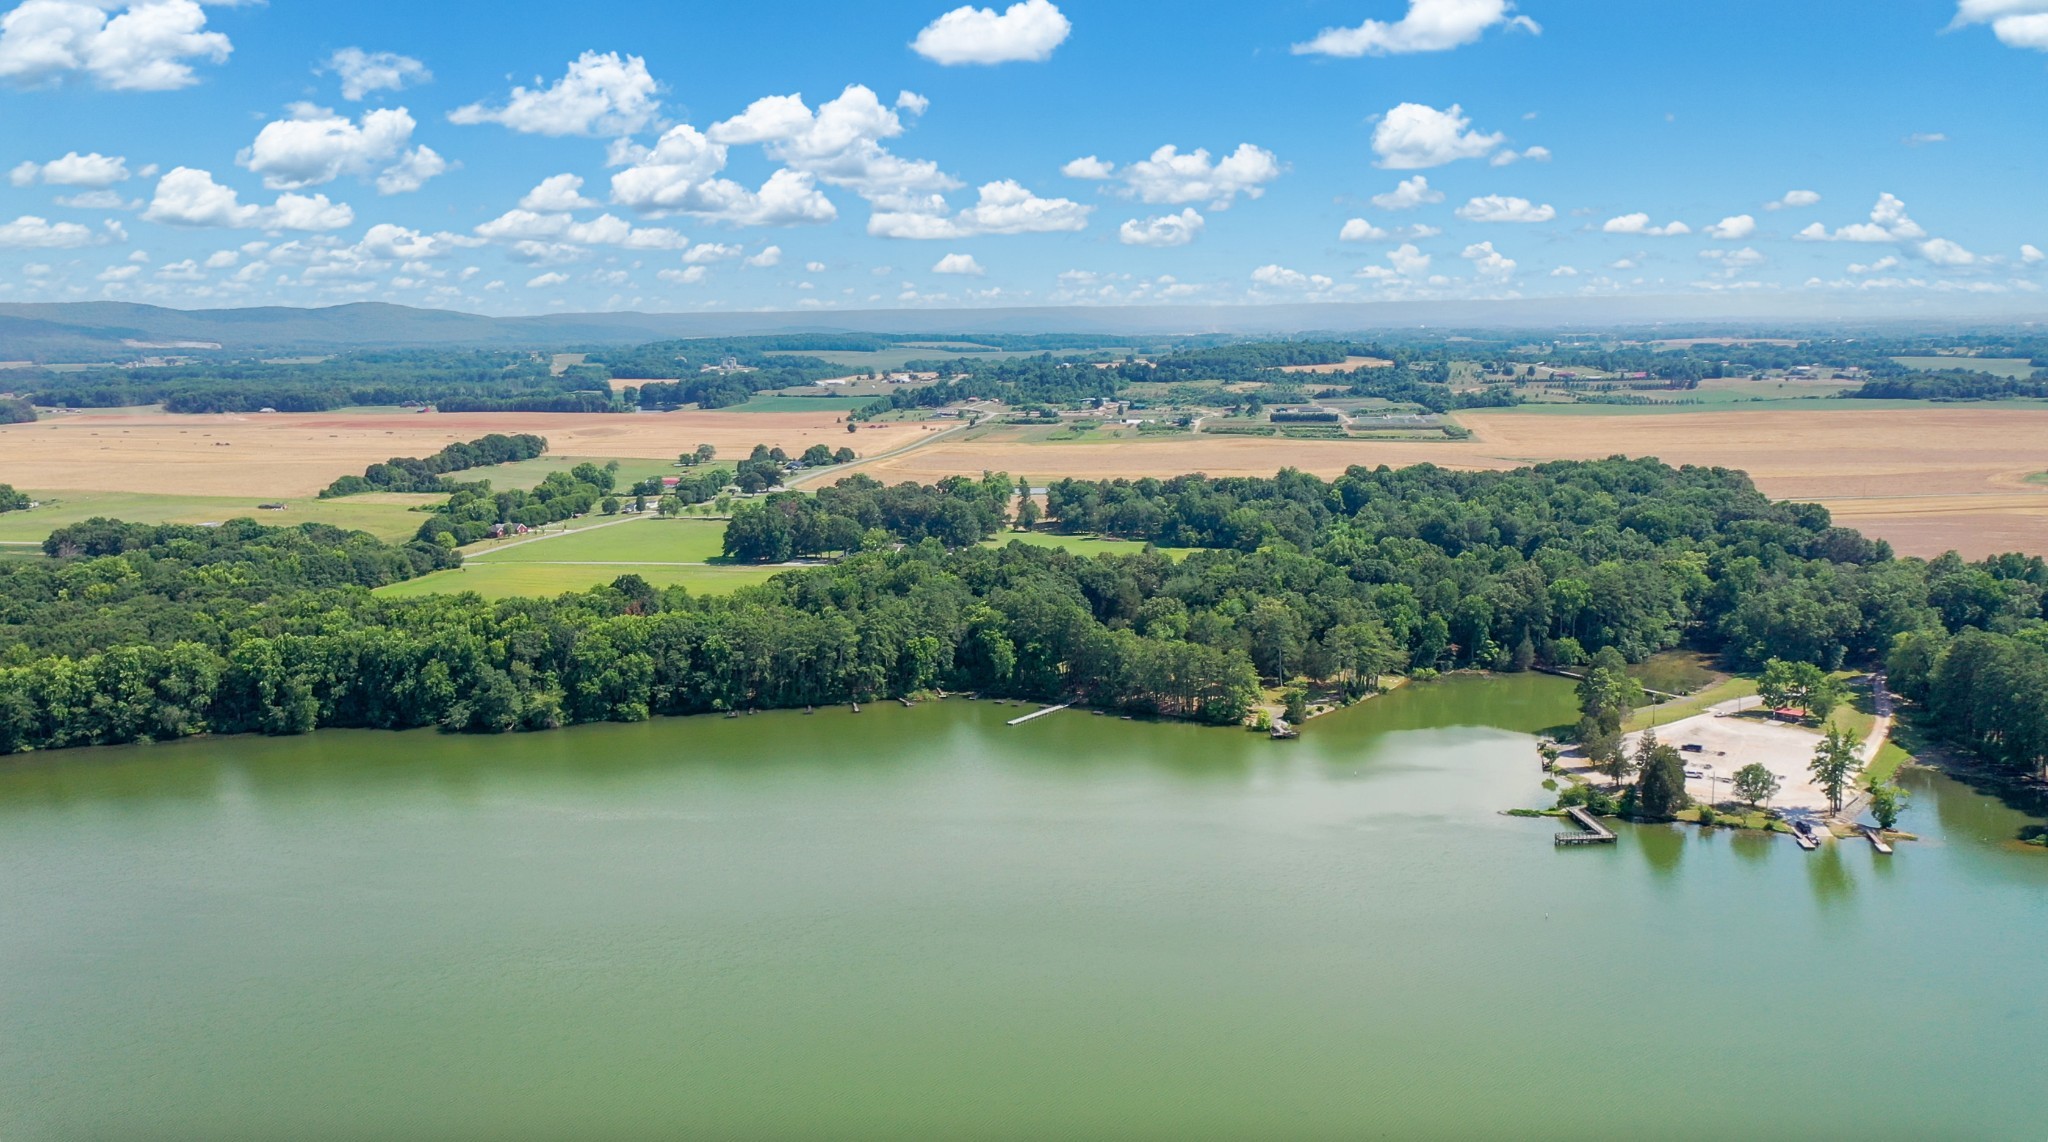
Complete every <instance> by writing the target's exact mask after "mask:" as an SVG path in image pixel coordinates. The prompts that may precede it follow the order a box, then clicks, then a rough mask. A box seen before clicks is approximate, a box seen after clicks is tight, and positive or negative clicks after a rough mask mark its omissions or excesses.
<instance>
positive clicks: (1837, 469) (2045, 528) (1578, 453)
mask: <svg viewBox="0 0 2048 1142" xmlns="http://www.w3.org/2000/svg"><path fill="white" fill-rule="evenodd" d="M1458 420H1459V421H1460V422H1461V423H1463V424H1464V425H1466V426H1467V427H1469V428H1471V429H1472V431H1473V433H1474V439H1472V440H1469V441H1457V442H1450V441H1447V442H1444V443H1421V442H1414V443H1411V442H1383V441H1371V440H1352V441H1322V440H1286V439H1277V438H1262V437H1228V436H1205V437H1201V438H1199V439H1175V438H1168V439H1166V440H1162V441H1157V442H1149V441H1148V442H1147V443H1146V444H1145V445H1144V446H1143V447H1132V446H1130V445H1128V444H1117V443H1107V444H1084V443H1077V444H1069V445H1063V446H1061V447H1058V448H1049V447H1046V446H1043V445H1032V444H998V443H993V442H974V441H951V440H949V441H942V442H939V443H936V444H933V445H932V446H930V447H928V448H919V449H915V450H913V451H910V452H907V453H904V454H902V455H898V456H892V457H888V458H885V459H882V460H879V461H877V462H875V463H874V464H872V465H869V466H867V467H866V468H865V469H864V470H865V471H867V472H869V474H871V475H873V476H875V477H876V478H878V479H883V480H889V481H895V480H930V479H935V478H937V477H940V476H949V475H976V474H979V473H980V472H982V471H983V470H991V469H992V470H995V471H1007V472H1010V473H1012V474H1014V475H1019V476H1027V477H1029V478H1030V479H1032V480H1033V481H1037V482H1041V483H1042V482H1044V481H1048V480H1055V479H1060V478H1062V477H1074V478H1086V479H1105V478H1112V477H1118V476H1129V477H1137V476H1171V475H1178V474H1181V473H1183V472H1205V473H1208V474H1209V475H1212V476H1246V475H1271V474H1272V473H1273V472H1275V471H1277V470H1279V469H1280V468H1282V467H1288V466H1292V467H1295V468H1300V469H1302V470H1303V471H1308V472H1313V473H1316V474H1317V475H1321V476H1334V475H1336V474H1338V473H1340V472H1342V471H1343V470H1344V469H1345V468H1346V467H1348V466H1350V465H1352V464H1362V465H1366V466H1372V465H1378V464H1387V465H1391V466H1394V467H1400V466H1403V465H1407V464H1420V463H1425V462H1426V463H1434V464H1441V465H1443V466H1445V467H1451V468H1513V467H1520V466H1522V465H1525V464H1532V463H1540V462H1542V461H1546V460H1591V459H1598V458H1600V457H1603V456H1612V455H1626V456H1654V457H1657V458H1659V459H1661V460H1664V461H1665V462H1667V463H1671V464H1700V465H1713V466H1719V467H1726V468H1739V469H1741V470H1743V471H1746V472H1748V473H1750V475H1751V476H1752V477H1753V478H1755V480H1756V482H1757V485H1758V486H1759V487H1761V488H1762V489H1763V490H1764V491H1765V492H1767V493H1769V494H1771V495H1773V496H1777V497H1780V498H1786V499H1799V500H1816V501H1819V502H1821V503H1824V504H1828V505H1829V506H1830V507H1831V508H1837V509H1839V510H1840V513H1841V517H1842V522H1843V523H1844V524H1846V525H1848V526H1852V527H1856V528H1858V529H1860V530H1862V531H1865V532H1867V533H1868V534H1871V535H1875V536H1879V537H1882V538H1884V539H1888V540H1890V541H1891V542H1892V544H1893V546H1894V547H1896V548H1898V550H1900V551H1901V552H1903V553H1906V554H1912V555H1936V554H1939V553H1941V552H1943V551H1946V550H1949V549H1950V548H1954V549H1956V550H1958V551H1961V552H1962V553H1964V554H1965V555H1970V556H1983V555H1988V554H1995V553H1997V552H2002V551H2014V550H2023V551H2036V552H2048V490H2041V491H2036V490H2034V486H2030V485H2028V484H2027V483H2026V480H2027V477H2029V476H2030V475H2033V474H2034V473H2038V472H2040V471H2042V470H2043V468H2044V467H2048V410H2043V409H2028V408H2010V409H2002V408H1996V407H1973V408H1953V407H1925V406H1923V407H1917V408H1910V409H1875V410H1864V409H1847V410H1841V411H1837V410H1833V409H1828V410H1815V411H1806V410H1800V411H1787V412H1776V411H1771V412H1765V411H1754V412H1701V413H1695V414H1693V415H1689V416H1668V415H1654V414H1652V415H1626V416H1621V415H1617V416H1601V417H1583V418H1581V417H1557V416H1549V415H1544V414H1541V413H1517V412H1513V411H1506V410H1504V411H1492V410H1487V411H1483V412H1468V413H1460V414H1459V415H1458Z"/></svg>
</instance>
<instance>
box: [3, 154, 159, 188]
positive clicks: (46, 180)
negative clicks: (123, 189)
mask: <svg viewBox="0 0 2048 1142" xmlns="http://www.w3.org/2000/svg"><path fill="white" fill-rule="evenodd" d="M128 177H129V175H128V160H126V159H124V158H122V157H121V156H119V155H103V154H100V153H99V152H98V151H93V152H91V153H90V154H84V155H81V154H79V153H78V152H77V151H67V152H65V154H64V157H63V158H61V159H51V160H50V161H49V162H46V163H35V162H24V163H22V164H20V165H19V166H17V167H15V168H14V169H13V170H11V171H9V172H8V173H7V179H8V181H9V182H12V183H13V184H14V185H16V186H29V185H32V184H34V183H37V182H41V183H43V184H44V185H46V186H82V187H90V188H92V189H95V190H104V189H105V188H107V187H110V186H112V185H114V184H115V183H117V182H126V181H127V180H128Z"/></svg>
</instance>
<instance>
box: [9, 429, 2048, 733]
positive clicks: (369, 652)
mask: <svg viewBox="0 0 2048 1142" xmlns="http://www.w3.org/2000/svg"><path fill="white" fill-rule="evenodd" d="M560 475H562V476H563V478H564V479H565V480H568V481H569V482H570V483H574V484H580V483H583V481H582V480H580V479H578V478H576V477H574V476H572V475H570V474H560ZM586 475H592V476H593V477H594V478H598V479H599V480H600V482H602V477H603V476H607V475H609V473H603V472H602V470H601V469H600V470H598V472H597V473H591V474H586ZM1006 483H1007V480H1006V479H1004V478H1002V477H996V476H991V477H989V478H987V479H986V480H983V481H958V482H954V483H951V484H948V485H940V486H938V487H935V488H926V489H913V490H908V491H906V490H903V489H900V488H899V489H884V488H880V487H879V486H877V485H874V483H873V482H872V481H862V480H859V479H853V480H848V481H844V482H842V484H841V485H840V486H838V487H837V488H834V489H830V490H828V491H827V492H825V493H821V495H820V496H819V500H820V501H822V502H823V504H824V505H825V506H822V507H820V508H817V509H795V510H796V511H799V512H803V511H810V510H816V511H817V513H818V518H819V519H822V520H825V521H830V520H833V519H846V520H848V521H852V522H856V523H857V524H858V526H861V527H862V528H864V529H867V530H876V531H880V532H883V533H885V534H886V535H887V536H888V538H889V542H886V543H884V542H880V541H879V537H877V541H875V542H869V540H868V538H867V536H866V535H865V534H863V536H862V539H861V541H860V543H859V545H858V546H859V547H860V548H861V550H860V551H859V552H858V553H856V554H853V555H851V556H849V557H847V558H845V559H844V560H842V561H840V562H837V563H835V564H831V565H826V566H819V567H814V568H806V569H800V570H793V571H790V572H787V573H785V574H782V575H779V576H777V577H776V578H775V579H773V580H771V581H770V582H769V583H767V584H766V585H764V586H761V587H757V588H750V589H746V590H742V591H740V592H738V593H736V594H734V595H732V596H730V597H721V598H697V597H694V596H692V595H690V594H689V593H688V592H687V591H684V590H682V589H680V588H670V589H667V590H656V589H654V588H652V587H650V586H648V585H647V584H646V583H644V582H642V581H640V580H639V579H637V578H635V577H632V576H626V577H624V578H621V579H620V580H618V581H617V582H616V583H614V584H613V585H612V586H610V587H607V588H601V589H598V590H593V591H588V592H583V593H580V594H568V595H564V596H561V597H559V598H556V599H551V600H544V599H510V600H503V601H499V602H486V601H484V600H482V599H480V598H477V597H475V596H468V595H463V596H453V597H433V598H425V599H414V600H397V599H384V598H378V597H374V596H372V595H371V594H370V593H369V592H368V591H367V590H365V588H366V587H369V586H374V585H376V584H378V583H381V582H389V581H394V580H396V579H400V578H405V577H408V576H409V575H412V574H419V573H424V572H425V571H428V570H432V569H435V568H438V567H445V566H450V565H453V564H455V563H456V562H457V559H458V557H457V556H456V555H455V553H453V552H451V551H448V550H447V549H446V548H445V546H443V545H442V544H438V543H432V542H418V541H416V542H413V543H410V544H405V545H401V546H390V545H385V544H381V543H379V542H378V541H376V540H375V539H372V538H371V537H369V536H365V535H350V534H345V533H339V532H334V531H333V530H332V529H325V528H319V527H317V526H313V525H307V526H302V527H299V528H289V529H272V528H264V527H259V526H257V525H256V524H254V523H252V522H250V521H236V522H234V523H231V524H229V525H228V526H227V527H224V528H189V527H174V526H173V527H160V528H151V527H142V526H138V525H129V524H117V523H112V522H108V521H93V522H89V523H86V524H80V525H76V526H74V527H70V528H65V529H62V530H60V531H59V532H57V533H56V534H54V535H52V536H51V538H50V541H49V543H48V544H47V545H46V551H47V552H48V553H49V554H51V555H52V556H54V557H55V558H52V559H48V560H9V561H0V752H11V751H19V750H23V749H42V748H52V747H58V746H67V745H84V744H93V743H106V742H120V741H131V740H137V739H141V738H162V737H170V736H178V735H181V734H189V733H196V732H202V731H205V730H209V729H210V730H218V731H243V730H249V731H262V732H274V733H281V732H300V731H304V730H308V729H311V728H313V727H315V726H329V725H331V726H371V727H397V726H416V725H435V724H438V725H441V726H443V727H444V728H447V729H450V730H467V731H500V730H510V729H520V728H526V729H539V728H546V727H551V726H556V725H562V724H567V723H571V722H587V721H598V720H622V719H626V720H629V719H637V718H644V717H647V716H649V715H651V714H676V713H696V712H704V711H712V710H725V709H737V708H745V707H770V706H790V705H804V704H815V703H828V702H841V701H846V700H849V699H867V698H875V697H881V696H885V695H897V694H907V693H911V692H915V691H918V690H921V689H925V688H928V687H931V686H935V685H943V686H945V687H947V688H951V689H966V690H979V691H983V692H986V693H991V694H1003V695H1012V696H1017V697H1029V698H1052V697H1055V696H1059V695H1068V694H1071V695H1076V696H1078V697H1080V698H1082V699H1083V700H1086V701H1089V702H1094V703H1097V704H1100V705H1103V706H1107V707H1112V708H1117V709H1123V710H1129V711H1133V712H1148V713H1159V714H1164V715H1169V716H1175V717H1188V718H1195V719H1199V720H1204V721H1210V722H1218V723H1231V722H1235V721H1238V720H1240V719H1241V718H1242V717H1243V716H1244V715H1245V713H1246V712H1247V710H1248V709H1249V707H1250V705H1251V704H1252V703H1253V702H1254V701H1255V700H1256V699H1257V697H1258V694H1259V689H1260V686H1261V684H1262V682H1264V683H1280V682H1283V681H1287V680H1291V679H1296V678H1300V677H1307V678H1310V679H1322V680H1337V681H1339V682H1342V683H1344V684H1346V685H1347V686H1351V687H1354V688H1360V689H1362V688H1364V687H1366V686H1368V685H1369V684H1370V682H1371V681H1372V680H1373V679H1375V678H1377V676H1379V675H1380V674H1383V673H1390V672H1395V671H1403V670H1409V671H1419V670H1437V669H1447V668H1456V667H1466V666H1472V667H1484V668H1491V669H1501V670H1518V669H1525V668H1528V667H1530V666H1532V665H1538V664H1543V663H1554V664H1558V665H1567V664H1574V663H1580V662H1584V661H1586V660H1588V659H1589V658H1590V657H1591V656H1592V655H1594V654H1596V653H1598V652H1599V651H1601V650H1604V649H1608V648H1612V649H1613V650H1615V651H1616V652H1618V653H1619V654H1621V655H1622V656H1624V657H1625V658H1628V659H1630V660H1636V659H1640V658H1642V657H1644V656H1646V655H1648V654H1651V653H1654V652H1656V651H1658V650H1661V649H1664V648H1668V647H1672V646H1677V645H1681V644H1689V645H1693V646H1697V647H1701V648H1703V649H1709V650H1718V651H1719V652H1720V653H1721V654H1722V655H1723V656H1724V657H1725V658H1726V660H1727V661H1728V662H1729V664H1730V665H1732V666H1737V667H1745V668H1755V667H1760V666H1762V665H1763V664H1764V663H1765V662H1767V661H1769V660H1770V659H1783V660H1785V661H1787V662H1809V663H1814V664H1817V665H1821V666H1834V665H1838V664H1841V663H1843V662H1847V661H1854V662H1876V661H1880V660H1883V659H1885V658H1887V657H1889V658H1890V660H1891V662H1892V668H1893V670H1894V672H1895V673H1896V675H1897V677H1898V679H1899V683H1900V688H1901V690H1902V691H1903V692H1905V693H1906V694H1907V695H1909V696H1910V697H1912V698H1914V699H1915V700H1916V701H1919V702H1921V703H1924V705H1925V707H1926V709H1927V712H1928V718H1929V721H1930V724H1932V725H1936V726H1939V727H1943V729H1944V732H1948V733H1951V734H1952V735H1953V736H1954V737H1955V738H1956V739H1957V740H1958V741H1961V742H1964V743H1965V744H1969V745H1972V746H1973V747H1975V748H1978V749H1980V750H1982V751H1984V752H1985V754H1986V755H1987V756H1988V757H1990V758H1992V759H1993V760H1995V761H1997V762H1999V763H2000V764H2004V765H2008V766H2011V767H2013V768H2014V769H2016V770H2028V771H2038V770H2039V769H2041V767H2042V766H2043V764H2044V761H2048V722H2044V720H2043V719H2044V716H2048V712H2044V710H2043V709H2042V695H2043V694H2044V693H2048V688H2044V687H2043V686H2042V685H2040V684H2039V683H2040V682H2041V681H2042V680H2043V677H2044V676H2043V674H2042V670H2043V667H2044V661H2048V659H2044V657H2043V655H2044V653H2048V652H2044V650H2043V647H2044V646H2048V624H2044V623H2043V622H2042V616H2041V602H2042V597H2043V594H2044V592H2048V566H2044V565H2043V563H2042V561H2041V560H2039V559H2037V558H2032V557H2022V556H2005V557H2000V558H1997V559H1990V560H1985V561H1982V562H1978V563H1967V562H1965V561H1963V560H1961V559H1958V558H1956V557H1954V556H1948V557H1944V558H1942V559H1937V560H1933V561H1931V562H1924V561H1919V560H1900V559H1894V558H1892V556H1891V554H1890V552H1889V551H1888V550H1887V549H1886V548H1885V547H1884V545H1883V544H1881V543H1873V542H1870V541H1868V540H1866V539H1864V538H1863V537H1861V536H1859V535H1857V534H1856V533H1854V532H1852V531H1847V530H1844V529H1840V528H1836V527H1833V526H1831V523H1830V520H1829V518H1828V515H1827V512H1826V511H1825V510H1824V509H1821V508H1819V507H1816V506H1813V505H1802V504H1787V503H1775V502H1772V501H1770V500H1769V499H1767V498H1766V497H1764V496H1763V495H1762V494H1760V493H1759V492H1757V491H1756V489H1755V488H1754V487H1753V486H1751V485H1750V483H1749V481H1748V480H1747V478H1746V477H1744V476H1742V475H1741V474H1740V473H1735V472H1729V471H1724V470H1719V469H1705V468H1686V469H1672V468H1668V467H1664V466H1662V465H1660V464H1658V463H1656V462H1654V461H1647V460H1643V461H1630V460H1619V459H1616V460H1607V461H1600V462H1596V463H1557V464H1545V465H1541V466H1538V467H1534V468H1527V469H1522V470H1519V471H1513V472H1449V471H1445V470H1442V469H1438V468H1435V467H1431V466H1426V465H1425V466H1421V467H1415V468H1408V469H1403V470H1399V471H1395V470H1390V469H1385V468H1381V469H1371V470H1369V469H1364V468H1354V469H1352V470H1351V471H1349V472H1347V473H1346V474H1345V475H1344V476H1342V477H1340V478H1339V479H1337V480H1335V481H1323V480H1319V479H1317V478H1315V477H1311V476H1307V475H1303V474H1300V473H1295V472H1283V473H1281V474H1280V475H1279V476H1277V477H1275V478H1273V479H1270V480H1250V479H1240V480H1205V479H1202V478H1200V477H1183V478H1179V479H1175V480H1165V481H1135V482H1109V483H1100V484H1087V483H1077V482H1072V481H1068V482H1062V483H1061V484H1058V485H1055V491H1054V494H1053V496H1052V497H1050V498H1051V499H1052V501H1053V510H1054V512H1055V515H1056V519H1057V522H1058V524H1059V526H1062V527H1066V528H1070V529H1075V530H1091V531H1101V532H1104V533H1108V534H1114V535H1125V536H1131V537H1134V538H1142V539H1151V540H1155V541H1161V542H1172V543H1177V544H1193V545H1197V546H1200V547H1202V548H1203V549H1201V550H1196V551H1192V552H1190V553H1187V554H1186V555H1185V556H1184V557H1183V558H1180V559H1173V558H1169V557H1167V556H1165V555H1163V554H1160V553H1158V552H1157V551H1156V550H1151V549H1148V550H1147V551H1145V552H1143V553H1140V554H1134V555H1128V556H1118V555H1101V556H1096V557H1093V558H1084V557H1077V556H1075V555H1073V554H1071V553H1068V552H1065V551H1061V550H1056V549H1049V548H1044V547H1037V546H1031V545H1025V544H1010V545H1005V546H1001V547H990V546H986V545H982V544H979V543H976V542H974V541H975V540H976V539H977V538H978V537H979V536H980V535H981V534H984V533H985V528H986V527H987V526H988V524H989V522H990V519H991V518H995V519H997V520H998V521H999V519H1000V516H1001V507H1002V505H1003V504H1004V503H1005V501H1006V500H1007V489H1006V488H1004V487H1001V486H999V485H1001V484H1006ZM585 486H586V487H593V488H594V487H596V485H594V484H586V485H585ZM579 494H580V493H579ZM457 498H460V496H459V495H458V497H457ZM956 501H957V502H958V503H960V504H964V505H966V506H967V513H968V514H963V513H962V512H960V511H959V510H958V509H956V508H955V506H954V504H955V502H956ZM795 502H796V501H795V500H793V499H782V498H772V499H770V500H767V501H764V502H762V503H760V504H759V505H750V510H753V511H759V512H762V513H765V514H764V516H763V517H762V518H770V519H772V518H774V515H775V513H787V512H790V511H791V510H792V509H790V508H789V507H786V506H785V505H789V504H793V503H795ZM892 504H893V505H896V506H894V507H892V506H891V505H892ZM934 506H936V509H937V510H936V513H935V512H934V511H933V510H932V509H933V508H934ZM870 511H872V512H873V513H876V514H869V513H870ZM969 514H971V515H972V517H973V522H972V524H971V525H969V524H968V523H967V520H968V516H969ZM956 522H957V523H959V524H960V525H961V526H960V527H959V528H958V530H954V531H950V532H949V531H946V530H945V529H946V528H948V527H952V526H953V525H954V524H955V523H956ZM827 526H831V525H830V524H829V522H828V524H827ZM791 542H792V543H794V542H795V541H794V540H793V539H792V540H791Z"/></svg>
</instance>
